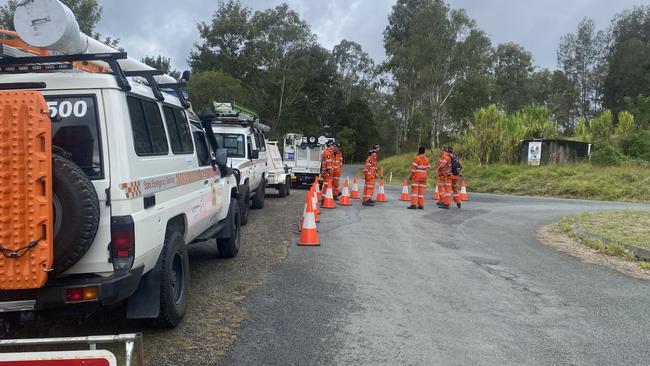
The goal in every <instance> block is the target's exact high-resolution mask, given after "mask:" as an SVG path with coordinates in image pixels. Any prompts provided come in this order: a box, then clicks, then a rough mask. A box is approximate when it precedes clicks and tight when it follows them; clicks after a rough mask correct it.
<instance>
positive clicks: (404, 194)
mask: <svg viewBox="0 0 650 366" xmlns="http://www.w3.org/2000/svg"><path fill="white" fill-rule="evenodd" d="M399 200H400V201H405V202H410V201H411V196H410V195H409V185H408V182H407V181H406V179H405V180H404V187H402V196H401V197H400V198H399Z"/></svg>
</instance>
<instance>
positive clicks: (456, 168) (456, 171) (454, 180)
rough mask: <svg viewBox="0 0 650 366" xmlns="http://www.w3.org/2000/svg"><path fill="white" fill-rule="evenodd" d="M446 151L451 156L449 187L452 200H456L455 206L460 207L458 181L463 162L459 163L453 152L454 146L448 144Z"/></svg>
mask: <svg viewBox="0 0 650 366" xmlns="http://www.w3.org/2000/svg"><path fill="white" fill-rule="evenodd" d="M447 153H449V156H450V157H451V175H450V176H449V179H450V181H451V189H452V192H453V194H454V195H453V197H454V202H456V207H458V208H461V201H462V199H461V198H462V197H461V196H460V189H459V188H458V181H459V180H460V170H461V169H462V168H463V164H461V162H460V159H459V158H458V155H456V154H454V148H452V147H451V146H448V147H447Z"/></svg>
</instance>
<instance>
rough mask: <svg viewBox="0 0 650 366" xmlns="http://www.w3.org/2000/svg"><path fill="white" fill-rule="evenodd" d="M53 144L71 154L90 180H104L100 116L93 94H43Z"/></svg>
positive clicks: (71, 157)
mask: <svg viewBox="0 0 650 366" xmlns="http://www.w3.org/2000/svg"><path fill="white" fill-rule="evenodd" d="M45 100H46V101H47V105H48V107H49V109H50V114H51V116H52V117H53V122H52V143H53V145H54V146H57V147H59V148H61V149H63V150H65V151H66V152H68V153H69V154H70V159H72V161H74V162H75V164H77V165H78V166H79V167H80V168H81V169H82V170H83V171H84V173H86V175H88V177H89V178H90V179H103V178H104V169H103V165H102V154H101V151H102V148H101V142H100V138H99V136H100V134H99V118H98V115H97V103H96V99H95V96H94V95H75V96H68V95H46V96H45Z"/></svg>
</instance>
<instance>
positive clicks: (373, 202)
mask: <svg viewBox="0 0 650 366" xmlns="http://www.w3.org/2000/svg"><path fill="white" fill-rule="evenodd" d="M370 203H372V205H373V206H374V205H375V203H377V202H375V200H373V199H372V198H371V199H370Z"/></svg>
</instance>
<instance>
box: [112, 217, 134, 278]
mask: <svg viewBox="0 0 650 366" xmlns="http://www.w3.org/2000/svg"><path fill="white" fill-rule="evenodd" d="M110 252H111V261H112V262H113V269H115V270H120V269H122V270H124V269H131V267H133V259H134V257H135V225H134V224H133V218H132V217H131V216H116V217H112V218H111V245H110Z"/></svg>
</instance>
